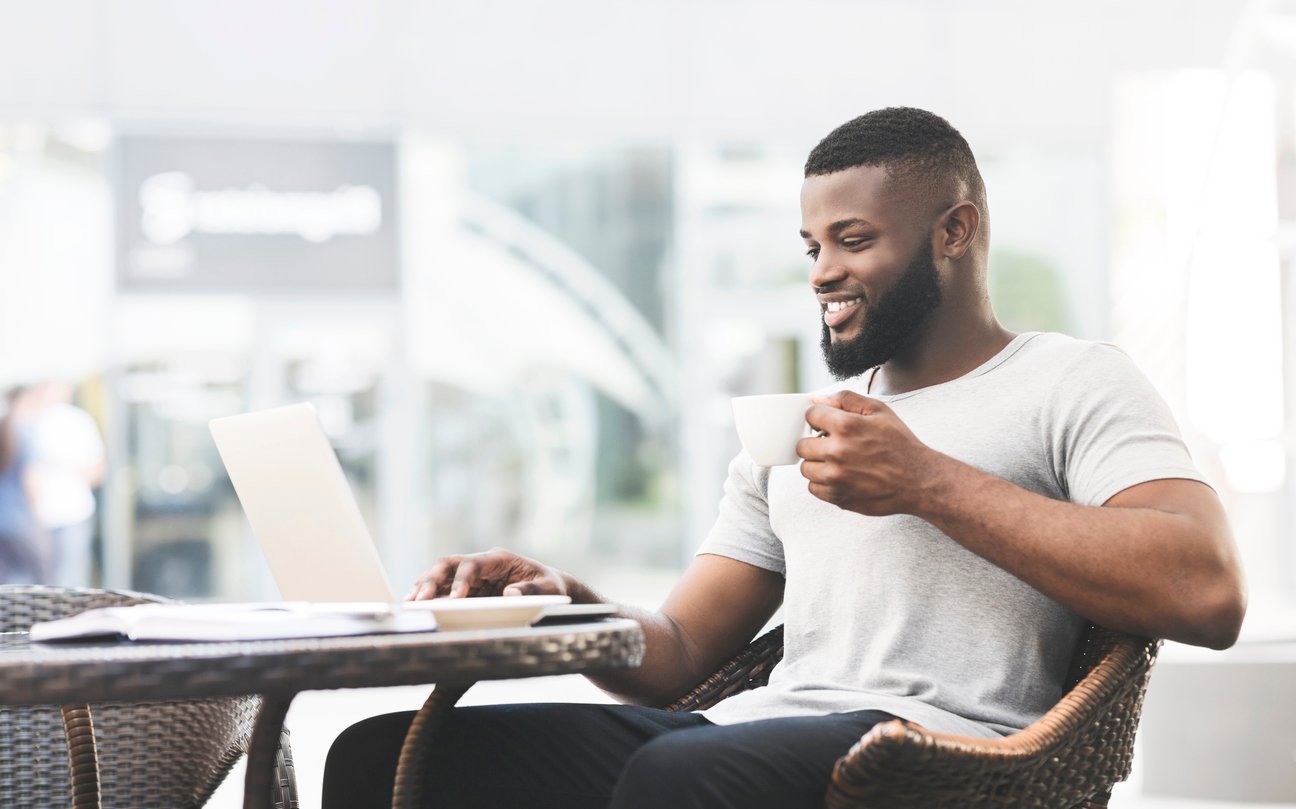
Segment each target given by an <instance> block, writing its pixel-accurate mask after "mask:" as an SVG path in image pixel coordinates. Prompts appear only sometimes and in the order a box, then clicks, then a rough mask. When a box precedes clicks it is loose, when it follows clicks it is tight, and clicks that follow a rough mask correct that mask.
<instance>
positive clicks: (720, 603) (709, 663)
mask: <svg viewBox="0 0 1296 809" xmlns="http://www.w3.org/2000/svg"><path fill="white" fill-rule="evenodd" d="M595 600H598V599H595ZM782 601H783V577H782V576H780V575H779V574H777V573H771V572H770V571H768V570H762V569H761V568H758V567H754V566H752V565H749V564H746V563H745V562H739V561H736V560H734V559H729V558H727V557H724V556H714V555H711V554H703V555H702V556H698V557H696V558H695V559H694V560H693V563H692V564H691V565H689V567H688V569H687V570H685V571H684V575H683V576H681V577H680V580H679V582H677V583H676V585H675V587H674V589H673V590H671V593H670V595H669V596H667V597H666V601H665V602H664V603H663V604H662V606H661V608H660V609H658V610H657V611H655V612H654V611H648V610H626V611H625V612H624V614H625V615H626V616H627V617H631V618H634V619H636V620H637V621H639V624H640V625H641V626H642V627H643V630H644V641H645V645H644V659H643V664H642V665H641V666H639V668H637V669H625V670H621V671H615V672H609V673H607V674H602V675H591V676H590V680H592V681H593V682H594V684H595V685H597V686H598V687H599V688H601V689H603V690H604V691H606V692H607V693H609V694H611V695H612V696H614V697H616V698H617V699H619V700H621V701H623V702H629V703H633V704H636V705H665V704H667V703H669V702H670V701H672V700H674V699H675V698H676V697H680V696H683V694H684V693H685V692H686V691H687V690H688V689H690V688H692V687H693V686H695V685H697V684H698V683H700V682H701V681H702V679H703V678H705V677H707V676H709V675H710V674H713V673H714V672H715V670H716V669H717V668H719V667H720V665H721V664H723V663H724V662H725V661H726V660H728V659H729V658H731V657H733V656H734V655H735V654H737V653H738V652H739V651H740V650H741V649H742V648H743V646H744V645H746V644H747V642H748V641H750V640H751V639H752V636H754V635H755V634H756V633H757V632H758V631H759V630H760V628H761V627H762V626H764V625H765V622H766V621H768V620H769V619H770V616H772V615H773V614H774V612H775V610H777V609H778V607H779V604H781V603H782Z"/></svg>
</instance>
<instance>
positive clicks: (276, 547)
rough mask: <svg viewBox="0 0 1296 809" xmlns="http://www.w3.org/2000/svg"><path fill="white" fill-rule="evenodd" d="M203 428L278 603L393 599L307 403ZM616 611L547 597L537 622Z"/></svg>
mask: <svg viewBox="0 0 1296 809" xmlns="http://www.w3.org/2000/svg"><path fill="white" fill-rule="evenodd" d="M209 426H210V429H211V434H212V439H213V440H214V441H215V442H216V449H217V450H218V451H219V452H220V456H221V460H222V461H224V462H225V469H226V470H227V471H228V472H229V477H230V481H231V482H232V483H233V484H234V491H235V493H236V494H237V495H238V498H239V502H240V503H242V504H243V511H244V512H245V513H246V514H247V517H248V522H250V523H251V524H252V533H253V534H255V535H256V538H257V542H258V544H260V546H261V550H262V552H263V553H264V554H265V558H266V562H267V564H268V565H269V567H270V573H271V575H272V576H273V577H274V581H275V584H276V585H277V586H278V588H279V594H280V596H281V597H282V598H283V599H284V600H285V601H311V602H332V603H336V602H374V601H384V602H387V603H398V602H402V599H401V598H399V597H398V596H397V594H396V593H395V592H394V591H393V590H392V587H391V582H390V581H389V580H388V578H387V573H386V572H385V571H384V569H383V565H382V560H381V559H380V558H379V556H378V550H377V548H375V547H374V543H373V540H372V538H371V537H370V535H369V529H368V528H367V527H366V526H365V522H364V517H363V516H362V515H361V513H360V507H359V505H358V504H357V503H356V499H355V494H354V493H353V492H352V490H351V486H350V484H349V483H348V482H347V479H346V475H345V474H344V473H343V472H342V465H341V464H340V463H338V459H337V455H336V454H335V453H334V452H333V447H332V445H331V444H330V443H329V440H328V436H327V435H325V433H324V426H323V424H321V422H320V419H319V415H318V414H317V413H316V412H315V408H314V406H312V405H310V404H294V405H288V406H286V407H276V408H273V409H270V410H260V411H256V412H253V413H244V414H241V415H238V416H227V417H224V418H218V419H213V420H212V421H211V422H210V425H209ZM511 598H512V599H517V598H523V597H518V596H514V597H511ZM525 598H536V597H535V596H529V597H525ZM554 599H556V597H553V596H550V597H547V600H554ZM507 600H509V599H493V600H492V599H487V600H483V601H480V602H477V603H479V604H480V605H481V610H482V611H495V610H499V609H502V608H504V607H506V606H507V605H505V604H501V603H499V602H501V601H507ZM488 602H490V605H489V607H488ZM402 603H404V604H405V605H406V606H428V602H416V603H415V604H409V603H408V602H402ZM456 606H459V607H465V606H468V605H466V604H460V605H456ZM616 609H617V607H616V605H615V604H561V605H560V604H550V605H548V606H546V607H545V608H544V610H543V615H542V616H541V618H540V619H539V620H540V621H543V622H545V623H557V622H562V621H577V620H584V619H596V618H599V617H603V616H606V615H610V614H613V613H614V612H616ZM456 612H457V613H458V612H463V610H456Z"/></svg>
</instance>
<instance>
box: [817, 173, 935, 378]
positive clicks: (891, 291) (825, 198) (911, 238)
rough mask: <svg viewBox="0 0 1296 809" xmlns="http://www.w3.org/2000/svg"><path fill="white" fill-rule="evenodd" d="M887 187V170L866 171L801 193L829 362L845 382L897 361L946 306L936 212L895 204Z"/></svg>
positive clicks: (824, 179)
mask: <svg viewBox="0 0 1296 809" xmlns="http://www.w3.org/2000/svg"><path fill="white" fill-rule="evenodd" d="M885 181H886V170H885V169H883V168H881V167H875V166H858V167H856V168H852V169H847V170H845V171H839V172H834V173H832V174H826V175H822V176H816V177H807V178H806V180H805V183H804V184H803V185H802V187H801V236H802V238H803V239H805V242H806V247H807V248H808V252H809V254H810V256H811V257H812V258H813V259H814V266H813V267H812V268H811V270H810V283H811V285H812V286H813V287H814V289H815V294H816V297H818V299H819V307H820V311H821V313H822V318H823V320H822V323H823V339H822V348H823V354H824V361H825V363H826V364H827V365H828V370H829V372H831V373H832V375H833V376H835V377H836V378H838V379H847V378H849V377H852V376H857V375H859V374H862V373H864V372H865V371H867V370H868V369H870V368H873V367H875V366H878V365H881V364H882V363H884V362H886V361H887V360H889V359H891V357H892V356H893V355H894V354H895V353H896V351H898V350H899V349H901V348H902V347H903V346H905V345H906V344H907V343H908V342H909V341H910V340H911V339H912V338H913V337H914V335H915V334H916V333H917V332H918V330H919V329H920V327H921V326H922V325H923V324H924V323H925V322H926V321H927V318H928V316H929V315H930V314H931V313H932V311H934V310H935V309H936V308H937V307H938V306H939V305H940V300H941V292H940V276H939V273H938V272H937V269H936V265H935V262H934V261H933V257H932V247H931V240H930V236H929V230H928V227H929V225H930V222H929V221H927V220H928V218H929V216H926V215H924V214H925V213H929V212H921V211H917V210H915V206H913V205H911V204H906V203H904V202H902V201H897V200H896V199H894V195H893V194H891V193H890V192H889V191H887V190H885V188H884V186H885Z"/></svg>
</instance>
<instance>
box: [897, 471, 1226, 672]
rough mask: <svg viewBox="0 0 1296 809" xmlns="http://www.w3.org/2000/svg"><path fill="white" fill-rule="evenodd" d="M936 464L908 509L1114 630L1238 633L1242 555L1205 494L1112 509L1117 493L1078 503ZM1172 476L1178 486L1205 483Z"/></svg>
mask: <svg viewBox="0 0 1296 809" xmlns="http://www.w3.org/2000/svg"><path fill="white" fill-rule="evenodd" d="M929 462H930V469H928V470H926V471H927V472H928V474H927V475H926V476H925V479H926V481H927V483H926V484H925V485H924V487H923V490H922V492H921V493H920V494H919V495H918V497H917V498H916V501H917V504H918V505H917V506H916V507H915V508H914V509H913V511H912V513H914V514H915V516H918V517H921V518H923V519H925V520H927V521H928V522H930V523H932V524H933V525H935V526H936V527H937V528H939V529H941V530H942V531H943V532H945V533H946V534H947V535H948V536H950V537H951V538H952V539H954V540H955V541H957V542H959V543H960V544H962V545H963V546H964V547H966V548H968V549H969V550H971V551H972V552H974V553H976V554H978V555H980V556H982V557H984V558H986V559H987V560H989V561H991V562H993V563H995V564H996V565H998V566H999V567H1002V568H1003V569H1005V570H1007V571H1008V572H1010V573H1012V574H1014V575H1015V576H1017V577H1018V578H1020V579H1022V580H1023V581H1025V582H1027V583H1028V584H1030V585H1032V586H1033V587H1035V588H1036V589H1037V590H1040V591H1041V592H1043V593H1045V594H1046V595H1048V596H1050V597H1052V598H1053V599H1055V600H1057V601H1058V602H1060V603H1062V604H1065V605H1067V606H1068V607H1070V608H1071V609H1073V610H1075V611H1076V612H1077V613H1079V614H1081V615H1083V616H1084V617H1086V618H1087V619H1089V620H1091V621H1094V622H1096V623H1099V624H1102V625H1104V626H1108V627H1111V628H1113V629H1120V630H1124V631H1130V632H1136V633H1140V634H1144V635H1149V636H1154V637H1162V638H1168V639H1172V640H1180V641H1183V642H1186V643H1192V644H1196V645H1202V646H1211V647H1215V648H1223V647H1226V646H1228V645H1231V644H1232V642H1233V641H1234V640H1235V638H1236V635H1237V628H1238V625H1239V624H1240V622H1241V615H1242V611H1243V610H1244V606H1245V597H1244V596H1243V594H1242V592H1241V583H1240V576H1239V575H1238V572H1237V561H1236V559H1235V558H1234V555H1233V551H1232V541H1231V539H1230V538H1229V536H1228V528H1227V523H1226V522H1225V521H1224V520H1223V518H1222V512H1220V513H1219V515H1215V514H1214V513H1213V509H1212V508H1209V507H1207V508H1203V507H1202V506H1201V504H1200V500H1201V498H1199V497H1195V496H1194V497H1191V498H1189V499H1188V500H1185V501H1184V503H1185V508H1183V509H1182V510H1180V509H1176V508H1175V505H1176V504H1175V503H1173V502H1172V503H1170V504H1168V505H1166V506H1162V505H1161V504H1160V503H1158V504H1157V507H1138V505H1137V504H1138V502H1139V500H1138V498H1137V495H1134V496H1131V498H1130V499H1129V502H1128V503H1127V505H1128V506H1129V507H1113V506H1116V505H1119V499H1120V496H1118V497H1116V498H1113V499H1112V501H1109V505H1108V507H1089V506H1079V505H1076V504H1073V503H1065V502H1060V501H1056V500H1052V499H1049V498H1047V497H1044V496H1041V495H1037V494H1034V493H1032V492H1028V491H1026V490H1024V489H1022V488H1020V487H1018V486H1015V485H1013V484H1012V483H1009V482H1008V481H1005V480H1003V479H1001V478H997V477H995V476H993V475H990V474H987V473H985V472H981V471H980V470H977V469H975V468H973V467H971V466H968V465H966V464H963V463H961V462H959V461H956V460H954V459H952V458H949V457H948V456H945V455H941V454H940V453H934V455H933V456H932V457H931V458H930V459H929ZM1164 483H1166V482H1164V481H1157V482H1153V483H1151V484H1144V486H1156V485H1158V484H1164ZM1174 483H1176V484H1180V485H1179V486H1178V487H1177V488H1175V489H1172V491H1175V492H1177V491H1182V489H1183V484H1187V485H1188V486H1190V487H1191V486H1199V485H1200V484H1191V483H1187V482H1183V481H1175V482H1174ZM1136 488H1138V487H1136ZM1130 491H1131V492H1133V491H1134V489H1131V490H1130ZM1210 497H1211V499H1212V501H1213V498H1214V495H1213V494H1211V495H1210Z"/></svg>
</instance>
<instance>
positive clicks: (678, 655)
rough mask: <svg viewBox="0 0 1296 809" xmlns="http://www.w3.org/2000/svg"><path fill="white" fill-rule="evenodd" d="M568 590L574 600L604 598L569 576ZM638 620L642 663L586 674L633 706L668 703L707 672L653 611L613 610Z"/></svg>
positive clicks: (671, 624)
mask: <svg viewBox="0 0 1296 809" xmlns="http://www.w3.org/2000/svg"><path fill="white" fill-rule="evenodd" d="M567 587H568V592H569V593H570V594H571V596H572V600H573V601H574V602H576V603H600V602H606V601H607V599H605V598H603V597H602V596H600V595H599V594H598V593H596V592H594V590H592V589H590V588H589V587H588V586H586V585H585V584H583V583H581V582H579V581H577V580H575V579H569V580H568V583H567ZM617 614H618V615H619V616H621V617H624V618H630V619H633V620H635V621H638V622H639V625H640V626H641V627H643V633H644V658H643V663H642V664H640V665H639V666H638V667H636V668H631V669H618V670H615V671H609V672H600V673H597V674H590V675H587V677H588V678H589V680H590V682H592V683H594V684H595V685H596V686H598V687H599V688H600V689H602V690H603V691H605V692H607V693H608V694H610V695H611V696H613V697H615V698H617V699H618V700H620V701H622V702H626V703H630V704H633V705H651V706H662V705H666V704H668V703H670V702H671V701H672V700H674V699H675V698H676V697H680V696H683V694H684V693H685V692H686V691H687V690H688V689H689V688H692V687H693V686H695V685H697V683H698V682H700V681H701V679H702V677H704V676H706V675H707V674H710V672H709V671H698V670H699V669H701V668H705V666H703V665H702V664H700V663H699V662H698V660H697V659H696V657H695V656H694V655H693V654H692V653H691V651H690V649H691V646H690V644H689V643H688V639H687V637H686V636H685V634H684V633H683V631H682V630H681V629H680V628H679V627H678V626H677V625H675V623H674V622H672V621H671V620H670V619H669V618H668V617H667V616H665V615H663V614H662V613H661V612H658V611H656V610H647V609H642V608H638V607H622V608H621V609H620V611H619V612H618V613H617Z"/></svg>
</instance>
